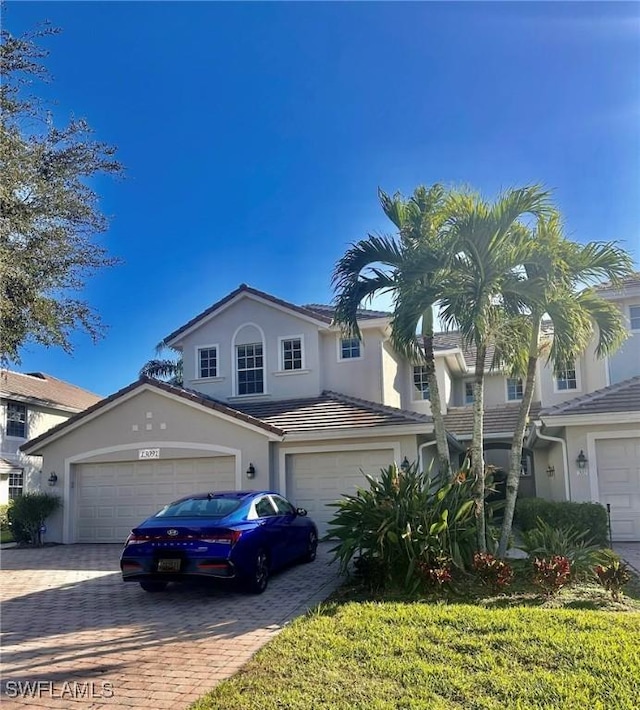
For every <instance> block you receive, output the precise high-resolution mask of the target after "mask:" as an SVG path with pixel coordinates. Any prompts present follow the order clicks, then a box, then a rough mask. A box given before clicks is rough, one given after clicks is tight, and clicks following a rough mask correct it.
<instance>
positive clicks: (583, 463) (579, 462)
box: [576, 449, 589, 471]
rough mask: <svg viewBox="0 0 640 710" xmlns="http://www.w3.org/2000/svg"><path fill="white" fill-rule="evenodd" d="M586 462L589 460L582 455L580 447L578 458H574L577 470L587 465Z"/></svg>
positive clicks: (582, 469) (581, 469)
mask: <svg viewBox="0 0 640 710" xmlns="http://www.w3.org/2000/svg"><path fill="white" fill-rule="evenodd" d="M587 463H589V460H588V459H587V457H586V456H585V455H584V451H583V450H582V449H580V453H579V454H578V458H577V459H576V464H577V465H578V471H584V470H585V468H586V467H587Z"/></svg>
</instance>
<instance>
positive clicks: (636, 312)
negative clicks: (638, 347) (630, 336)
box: [629, 305, 640, 330]
mask: <svg viewBox="0 0 640 710" xmlns="http://www.w3.org/2000/svg"><path fill="white" fill-rule="evenodd" d="M629 326H630V327H631V330H640V305H638V306H629Z"/></svg>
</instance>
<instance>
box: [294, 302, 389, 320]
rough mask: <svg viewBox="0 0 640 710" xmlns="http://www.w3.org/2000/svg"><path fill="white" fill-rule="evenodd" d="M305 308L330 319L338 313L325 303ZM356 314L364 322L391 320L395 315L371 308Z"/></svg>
mask: <svg viewBox="0 0 640 710" xmlns="http://www.w3.org/2000/svg"><path fill="white" fill-rule="evenodd" d="M303 308H306V309H307V310H309V311H314V312H315V313H319V314H321V315H326V316H329V318H333V316H334V314H335V312H336V309H335V306H331V305H326V304H324V303H307V304H306V305H304V306H303ZM356 314H357V317H358V318H362V319H364V320H367V319H372V318H391V316H392V315H393V314H392V313H389V312H388V311H374V310H371V309H369V308H358V310H357V311H356Z"/></svg>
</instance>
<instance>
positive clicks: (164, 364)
mask: <svg viewBox="0 0 640 710" xmlns="http://www.w3.org/2000/svg"><path fill="white" fill-rule="evenodd" d="M167 347H168V346H167V344H166V343H165V342H164V341H161V342H159V343H158V344H157V345H156V356H157V357H156V358H154V359H153V360H149V361H147V362H145V364H144V365H143V366H142V367H141V368H140V373H139V374H140V376H141V377H151V378H153V379H154V380H164V381H165V382H168V383H169V384H170V385H175V386H176V387H182V386H183V384H184V377H183V369H182V354H181V353H180V354H178V355H177V356H176V357H175V358H174V359H173V360H171V359H167V358H164V359H163V358H161V357H160V356H161V355H162V353H163V352H164V351H165V350H166V349H167Z"/></svg>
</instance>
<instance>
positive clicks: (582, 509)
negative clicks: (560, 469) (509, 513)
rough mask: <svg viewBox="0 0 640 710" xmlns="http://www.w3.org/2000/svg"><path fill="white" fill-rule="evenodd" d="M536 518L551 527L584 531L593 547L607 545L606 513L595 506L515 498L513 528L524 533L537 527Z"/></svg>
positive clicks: (598, 505) (600, 507) (597, 504)
mask: <svg viewBox="0 0 640 710" xmlns="http://www.w3.org/2000/svg"><path fill="white" fill-rule="evenodd" d="M538 519H541V520H543V521H544V522H545V523H548V524H549V525H552V526H554V527H573V528H575V529H576V530H578V531H579V532H584V534H585V537H589V538H591V540H592V541H593V543H594V544H596V545H600V546H605V545H607V544H608V539H609V534H608V521H607V511H606V509H605V508H604V506H602V505H600V504H599V503H574V502H572V501H561V502H558V501H550V500H543V499H542V498H519V499H518V501H517V503H516V511H515V517H514V523H515V525H516V526H517V527H518V528H519V529H520V530H522V531H523V532H526V531H528V530H532V529H533V528H535V527H536V526H537V522H538Z"/></svg>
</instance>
